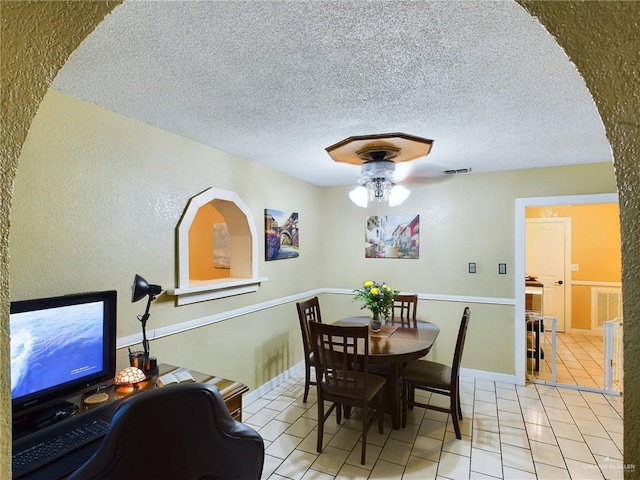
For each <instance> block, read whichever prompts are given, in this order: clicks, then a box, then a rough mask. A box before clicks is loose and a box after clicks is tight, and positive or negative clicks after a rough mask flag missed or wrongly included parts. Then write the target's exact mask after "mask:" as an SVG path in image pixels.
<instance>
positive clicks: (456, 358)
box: [451, 307, 471, 382]
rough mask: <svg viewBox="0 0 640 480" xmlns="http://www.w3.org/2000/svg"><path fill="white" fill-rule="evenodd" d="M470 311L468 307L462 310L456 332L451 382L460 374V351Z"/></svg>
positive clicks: (465, 336)
mask: <svg viewBox="0 0 640 480" xmlns="http://www.w3.org/2000/svg"><path fill="white" fill-rule="evenodd" d="M470 317H471V311H470V310H469V307H466V308H465V309H464V312H463V314H462V320H461V321H460V329H459V330H458V340H457V341H456V349H455V352H454V353H453V364H452V365H451V382H453V381H454V379H456V381H457V378H458V375H459V373H460V362H461V361H462V351H463V350H464V343H465V339H466V338H467V327H468V326H469V318H470Z"/></svg>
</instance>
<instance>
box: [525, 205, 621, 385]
mask: <svg viewBox="0 0 640 480" xmlns="http://www.w3.org/2000/svg"><path fill="white" fill-rule="evenodd" d="M617 208H618V199H617V194H600V195H580V196H568V197H539V198H523V199H517V200H516V266H515V275H516V281H515V283H516V319H522V322H520V321H516V329H515V330H516V361H517V364H516V376H517V377H518V379H519V380H520V381H522V382H523V383H524V382H525V380H526V381H534V382H536V383H550V384H558V385H572V386H575V387H576V388H583V389H591V390H603V391H604V390H607V386H606V377H607V371H606V370H607V369H606V368H605V355H607V354H608V353H607V351H606V348H607V346H606V345H605V344H606V342H607V339H606V338H605V337H603V331H604V327H603V324H604V323H605V322H608V321H611V320H621V312H620V318H618V316H617V313H616V312H617V311H616V309H615V308H613V309H612V308H611V305H610V304H612V303H615V299H616V298H617V297H616V296H615V290H616V289H619V288H620V287H621V262H620V241H619V230H620V229H619V218H618V213H617ZM607 212H608V213H607ZM612 212H613V213H612ZM605 214H606V215H608V217H607V216H604V215H605ZM611 217H613V221H611V220H607V218H611ZM603 219H604V220H603ZM612 232H613V233H612ZM616 238H618V240H615V239H616ZM612 239H613V240H612ZM603 242H609V243H608V244H605V243H603ZM612 242H613V243H612ZM605 250H612V252H607V251H605ZM525 275H526V276H533V277H536V278H538V280H539V281H540V283H542V284H543V285H544V297H543V298H544V301H543V304H544V309H543V310H544V312H543V314H542V315H543V316H544V328H542V331H540V332H538V331H537V329H533V330H534V332H533V333H532V332H531V330H532V329H531V328H529V329H528V330H529V332H527V328H526V325H527V318H528V319H529V320H530V319H531V317H530V314H531V312H525V299H524V296H525V295H524V292H525ZM603 292H609V293H608V294H607V295H604V294H603ZM611 292H613V293H611ZM598 301H599V304H598ZM526 313H528V314H529V316H527V315H526ZM612 315H616V316H615V318H614V317H613V316H612ZM609 316H612V317H611V318H609ZM551 319H554V321H553V323H554V325H555V338H552V335H553V333H552V331H551V322H550V320H551ZM529 323H530V321H529ZM609 323H614V322H609ZM618 323H619V328H618V330H619V331H620V332H621V330H622V325H621V322H618ZM616 325H617V324H616ZM609 326H610V327H611V326H612V325H609ZM610 330H611V329H610ZM616 332H617V330H616ZM532 335H539V336H540V337H541V338H538V341H539V342H540V345H541V347H540V348H541V351H540V352H539V353H538V355H539V357H540V358H538V359H537V360H538V362H535V363H534V360H533V359H532V358H527V357H531V355H530V354H531V351H529V352H528V353H529V355H528V356H527V349H528V348H529V347H530V346H531V338H530V337H531V336H532ZM609 341H610V343H611V339H609ZM613 344H614V345H615V343H613ZM552 347H553V348H552ZM613 354H615V352H609V355H613ZM621 360H622V357H621V355H620V362H619V363H620V365H619V367H621ZM611 363H613V362H611ZM534 365H535V366H538V367H539V368H538V369H536V368H534ZM554 369H555V370H554ZM608 373H609V374H611V372H608ZM620 373H621V372H620ZM610 378H612V377H611V375H610Z"/></svg>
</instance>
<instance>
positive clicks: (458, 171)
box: [444, 167, 471, 175]
mask: <svg viewBox="0 0 640 480" xmlns="http://www.w3.org/2000/svg"><path fill="white" fill-rule="evenodd" d="M470 171H471V167H469V168H456V169H452V170H445V171H444V173H446V174H447V175H455V174H457V173H469V172H470Z"/></svg>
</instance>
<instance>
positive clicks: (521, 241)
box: [514, 193, 619, 385]
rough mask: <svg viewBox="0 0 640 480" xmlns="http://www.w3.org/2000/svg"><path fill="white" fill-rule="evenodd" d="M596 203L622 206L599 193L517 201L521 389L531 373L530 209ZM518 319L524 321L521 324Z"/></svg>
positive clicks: (517, 356)
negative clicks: (527, 319) (528, 316)
mask: <svg viewBox="0 0 640 480" xmlns="http://www.w3.org/2000/svg"><path fill="white" fill-rule="evenodd" d="M594 203H619V202H618V194H617V193H597V194H587V195H566V196H558V197H529V198H516V205H515V215H516V218H515V269H514V272H515V273H514V291H515V297H516V298H515V299H516V308H515V318H514V322H515V362H516V364H515V377H516V383H517V384H518V385H524V384H525V381H526V372H527V356H526V351H527V332H526V328H525V327H526V325H525V321H524V311H525V308H524V306H525V303H524V287H525V284H524V283H525V280H524V276H525V273H526V272H525V229H526V221H525V211H526V208H527V207H546V206H554V205H588V204H594ZM569 262H570V261H569ZM518 319H522V320H521V321H519V320H518Z"/></svg>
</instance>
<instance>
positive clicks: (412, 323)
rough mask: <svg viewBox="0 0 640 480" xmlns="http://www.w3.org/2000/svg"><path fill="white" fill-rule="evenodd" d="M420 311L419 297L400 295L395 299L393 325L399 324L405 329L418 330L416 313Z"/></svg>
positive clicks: (392, 311)
mask: <svg viewBox="0 0 640 480" xmlns="http://www.w3.org/2000/svg"><path fill="white" fill-rule="evenodd" d="M417 310H418V295H416V294H398V295H396V296H395V297H393V308H392V309H391V324H393V325H395V324H397V323H399V324H400V325H401V326H403V327H413V328H417V326H418V323H417V320H416V313H417Z"/></svg>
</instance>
